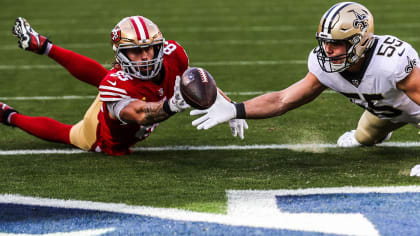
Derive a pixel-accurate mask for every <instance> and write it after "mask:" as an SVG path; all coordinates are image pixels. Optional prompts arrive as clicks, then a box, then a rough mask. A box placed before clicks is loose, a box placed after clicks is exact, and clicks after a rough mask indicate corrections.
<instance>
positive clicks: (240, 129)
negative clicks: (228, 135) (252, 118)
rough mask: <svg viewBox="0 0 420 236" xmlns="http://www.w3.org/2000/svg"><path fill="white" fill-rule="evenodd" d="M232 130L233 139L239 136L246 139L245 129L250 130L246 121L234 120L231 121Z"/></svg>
mask: <svg viewBox="0 0 420 236" xmlns="http://www.w3.org/2000/svg"><path fill="white" fill-rule="evenodd" d="M229 126H230V129H231V130H232V135H233V137H236V136H238V135H239V137H240V138H241V139H244V129H248V124H247V123H246V120H244V119H232V120H230V121H229Z"/></svg>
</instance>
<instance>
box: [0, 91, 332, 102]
mask: <svg viewBox="0 0 420 236" xmlns="http://www.w3.org/2000/svg"><path fill="white" fill-rule="evenodd" d="M272 92H276V91H248V92H224V93H225V94H226V95H229V96H249V95H261V94H266V93H272ZM323 93H326V94H337V93H336V92H335V91H333V90H325V91H324V92H323ZM95 97H96V96H94V95H87V96H78V95H65V96H28V97H0V101H31V100H83V99H94V98H95Z"/></svg>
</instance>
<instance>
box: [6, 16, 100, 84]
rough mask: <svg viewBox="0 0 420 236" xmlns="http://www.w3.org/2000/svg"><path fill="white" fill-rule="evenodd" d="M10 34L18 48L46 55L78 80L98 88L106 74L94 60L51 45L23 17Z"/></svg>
mask: <svg viewBox="0 0 420 236" xmlns="http://www.w3.org/2000/svg"><path fill="white" fill-rule="evenodd" d="M12 33H13V34H14V35H15V36H16V37H17V38H18V45H19V47H20V48H22V49H24V50H27V51H31V52H34V53H37V54H40V55H48V56H49V57H50V58H52V59H53V60H55V61H56V62H58V63H59V64H60V65H62V66H63V67H64V68H66V69H67V71H69V72H70V74H72V75H73V76H74V77H75V78H77V79H78V80H81V81H84V82H86V83H88V84H91V85H93V86H95V87H98V86H99V83H100V82H101V80H102V79H103V78H104V77H105V75H106V74H107V73H108V70H107V69H106V68H104V67H103V66H102V65H101V64H100V63H98V62H96V61H95V60H93V59H91V58H88V57H85V56H83V55H80V54H77V53H75V52H73V51H70V50H67V49H64V48H61V47H58V46H56V45H54V44H52V43H51V41H50V40H49V39H48V38H47V37H45V36H43V35H40V34H38V33H37V32H36V31H35V30H34V29H33V28H32V27H31V26H30V24H29V23H28V21H27V20H26V19H25V18H23V17H18V18H17V19H16V21H15V25H14V26H13V29H12Z"/></svg>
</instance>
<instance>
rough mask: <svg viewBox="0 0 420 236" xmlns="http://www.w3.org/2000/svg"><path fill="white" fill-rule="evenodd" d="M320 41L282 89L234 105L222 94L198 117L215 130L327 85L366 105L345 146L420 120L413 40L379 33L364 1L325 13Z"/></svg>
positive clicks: (280, 108) (276, 112) (265, 114)
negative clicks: (301, 73) (301, 71)
mask: <svg viewBox="0 0 420 236" xmlns="http://www.w3.org/2000/svg"><path fill="white" fill-rule="evenodd" d="M316 38H317V40H318V43H319V46H318V47H316V48H315V49H314V50H312V51H311V52H310V54H309V58H308V69H309V72H308V73H307V74H306V76H305V77H304V78H303V79H302V80H300V81H298V82H297V83H295V84H293V85H291V86H290V87H288V88H286V89H283V90H281V91H278V92H272V93H268V94H264V95H261V96H259V97H256V98H253V99H250V100H248V101H245V102H243V103H238V104H234V105H233V104H231V103H229V102H227V101H226V100H224V99H223V97H221V96H219V97H218V99H217V100H216V103H215V104H214V105H213V106H212V107H210V108H209V109H207V110H202V111H200V110H193V111H191V115H203V116H201V117H200V118H198V119H196V120H194V121H193V125H194V126H197V128H198V129H209V128H211V127H213V126H215V125H217V124H219V123H222V122H225V121H228V120H230V119H233V118H248V119H261V118H269V117H274V116H280V115H282V114H284V113H286V112H287V111H290V110H292V109H295V108H297V107H299V106H301V105H303V104H306V103H308V102H310V101H312V100H314V99H315V98H316V97H318V95H320V94H321V93H322V91H324V90H325V89H327V88H331V89H333V90H335V91H336V92H338V93H341V94H343V95H344V96H346V97H348V98H350V101H351V102H353V103H355V104H357V105H359V106H361V107H363V108H364V109H365V112H364V113H363V115H362V117H361V118H360V121H359V123H358V126H357V129H356V130H352V131H349V132H346V133H345V134H343V135H342V136H341V137H340V138H339V139H338V141H337V144H338V146H341V147H355V146H361V145H365V146H371V145H375V144H377V143H380V142H382V141H384V140H385V139H387V138H389V137H390V135H391V133H392V131H394V130H395V129H398V128H400V127H402V126H403V125H405V124H408V123H410V124H414V125H417V124H418V123H419V122H420V106H419V104H420V67H419V66H418V61H419V57H418V54H417V52H416V50H414V49H413V48H412V47H411V45H410V44H408V43H406V42H404V41H402V40H400V39H398V38H396V37H394V36H390V35H384V36H379V35H374V23H373V16H372V14H371V13H370V11H369V10H368V9H367V8H366V7H364V6H363V5H361V4H358V3H355V2H341V3H337V4H335V5H334V6H332V7H331V8H330V9H328V11H327V12H326V13H325V14H324V15H323V16H322V18H321V21H320V24H319V27H318V32H317V33H316Z"/></svg>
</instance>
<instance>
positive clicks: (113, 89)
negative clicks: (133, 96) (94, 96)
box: [99, 85, 127, 94]
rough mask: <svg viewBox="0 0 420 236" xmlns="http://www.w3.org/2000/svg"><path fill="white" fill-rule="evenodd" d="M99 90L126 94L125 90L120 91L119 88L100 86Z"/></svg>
mask: <svg viewBox="0 0 420 236" xmlns="http://www.w3.org/2000/svg"><path fill="white" fill-rule="evenodd" d="M99 90H111V91H114V92H120V93H124V94H127V91H125V89H120V88H115V87H111V86H105V85H100V86H99Z"/></svg>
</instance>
